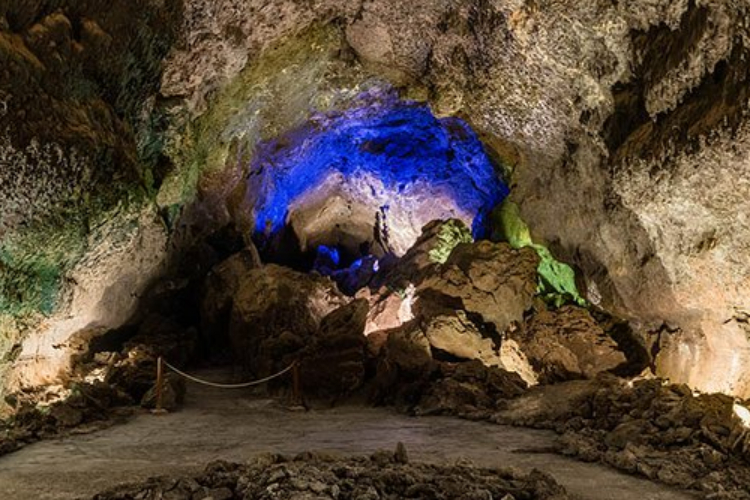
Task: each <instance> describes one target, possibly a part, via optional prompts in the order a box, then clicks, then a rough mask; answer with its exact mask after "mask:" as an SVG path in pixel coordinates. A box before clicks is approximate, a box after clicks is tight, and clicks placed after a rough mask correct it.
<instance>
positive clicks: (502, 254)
mask: <svg viewBox="0 0 750 500" xmlns="http://www.w3.org/2000/svg"><path fill="white" fill-rule="evenodd" d="M538 263H539V257H538V256H537V254H536V252H534V251H533V250H531V249H528V248H521V249H518V250H516V249H513V248H511V246H510V245H508V244H506V243H492V242H489V241H479V242H477V243H471V244H469V243H461V244H459V245H458V246H456V248H455V249H454V250H453V252H452V253H451V254H450V256H449V257H448V260H447V261H446V263H445V264H444V265H443V266H441V268H440V269H439V271H438V272H436V273H433V274H431V275H429V276H428V277H426V278H425V279H424V281H422V282H421V284H420V285H419V286H418V287H417V297H418V300H417V303H416V311H417V314H418V315H421V316H422V317H430V316H434V315H436V314H440V313H442V312H443V311H447V310H452V309H464V310H465V311H466V312H467V313H468V314H475V315H477V317H478V319H479V320H480V321H481V322H483V323H489V324H490V325H491V326H492V327H493V328H494V329H495V331H496V332H497V333H502V332H504V331H505V330H506V329H508V327H509V326H510V325H511V324H512V323H514V322H517V323H520V322H521V321H522V320H523V313H524V312H525V311H526V310H527V309H529V308H530V307H531V306H532V303H533V297H534V294H535V292H536V287H537V273H536V268H537V265H538Z"/></svg>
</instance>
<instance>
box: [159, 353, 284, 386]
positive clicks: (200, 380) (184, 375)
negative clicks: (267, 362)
mask: <svg viewBox="0 0 750 500" xmlns="http://www.w3.org/2000/svg"><path fill="white" fill-rule="evenodd" d="M161 361H162V363H164V365H165V366H166V367H167V368H169V369H170V370H172V371H173V372H175V373H176V374H177V375H180V376H182V377H185V378H186V379H188V380H192V381H193V382H195V383H197V384H202V385H207V386H209V387H217V388H219V389H244V388H246V387H252V386H255V385H261V384H265V383H266V382H269V381H271V380H273V379H275V378H278V377H281V376H282V375H284V374H286V373H287V372H288V371H289V370H291V369H292V368H294V367H295V366H296V365H297V362H296V361H293V362H292V364H290V365H289V366H287V367H286V368H284V369H283V370H281V371H280V372H278V373H275V374H273V375H270V376H268V377H266V378H262V379H260V380H253V381H252V382H245V383H244V384H219V383H217V382H209V381H208V380H202V379H199V378H198V377H194V376H192V375H190V374H188V373H185V372H183V371H181V370H179V369H177V368H175V367H174V366H172V365H170V364H169V363H168V362H167V361H166V360H165V359H162V360H161Z"/></svg>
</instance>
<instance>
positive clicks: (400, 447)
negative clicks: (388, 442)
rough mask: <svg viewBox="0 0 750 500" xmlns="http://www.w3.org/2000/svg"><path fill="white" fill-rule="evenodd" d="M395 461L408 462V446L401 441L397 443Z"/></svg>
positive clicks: (399, 462) (398, 462)
mask: <svg viewBox="0 0 750 500" xmlns="http://www.w3.org/2000/svg"><path fill="white" fill-rule="evenodd" d="M393 461H394V462H396V463H397V464H408V463H409V455H408V453H407V452H406V446H404V443H402V442H401V441H399V442H398V444H396V452H395V453H394V454H393Z"/></svg>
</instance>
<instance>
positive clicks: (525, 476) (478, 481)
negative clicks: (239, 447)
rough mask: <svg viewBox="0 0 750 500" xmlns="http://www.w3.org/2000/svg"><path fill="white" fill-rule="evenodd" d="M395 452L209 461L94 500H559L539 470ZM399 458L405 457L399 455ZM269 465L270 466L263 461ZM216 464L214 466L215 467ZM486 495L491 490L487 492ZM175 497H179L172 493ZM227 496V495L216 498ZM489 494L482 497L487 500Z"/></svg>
mask: <svg viewBox="0 0 750 500" xmlns="http://www.w3.org/2000/svg"><path fill="white" fill-rule="evenodd" d="M398 455H399V454H398V453H397V454H395V455H394V453H393V452H388V451H377V452H375V453H373V454H372V455H371V456H370V457H349V458H345V459H342V458H332V457H321V456H319V455H318V454H315V453H302V454H300V455H297V456H296V457H294V458H291V457H284V456H274V457H272V458H271V459H270V460H268V461H264V462H265V463H258V461H257V460H254V461H252V462H249V463H247V464H229V463H226V462H224V463H221V464H217V463H213V464H209V466H207V467H206V470H205V471H204V472H203V473H202V474H200V475H197V476H195V478H189V477H188V478H181V479H179V480H178V479H173V478H171V477H160V478H151V479H148V480H146V481H141V482H138V483H134V484H128V485H121V486H117V487H115V488H112V489H110V490H108V491H106V492H102V493H99V494H97V495H95V496H94V500H120V499H123V498H165V499H166V498H180V499H182V498H188V499H189V498H198V499H200V500H207V498H212V497H213V498H215V499H221V500H224V499H228V498H243V499H247V500H261V499H267V498H271V497H273V498H279V499H286V498H295V499H310V500H313V499H314V500H318V499H321V500H322V499H323V498H352V499H365V498H367V499H380V498H462V499H467V500H486V499H487V498H490V497H493V498H511V499H512V498H519V499H520V498H529V499H530V498H534V499H539V500H567V498H568V496H567V494H566V493H565V490H564V489H563V488H562V487H561V486H560V485H559V484H557V483H556V482H555V480H554V479H553V478H552V477H551V476H549V475H547V474H543V473H540V472H539V471H532V472H530V473H522V472H517V471H513V470H511V469H509V468H503V469H487V468H480V467H475V466H471V465H468V464H462V465H455V466H444V465H434V464H423V463H415V462H407V461H405V460H403V459H399V458H398ZM404 455H405V454H404ZM269 462H270V463H269ZM217 466H218V467H217ZM490 492H491V493H490ZM176 494H179V495H181V496H176ZM223 495H231V496H223ZM488 495H489V496H488Z"/></svg>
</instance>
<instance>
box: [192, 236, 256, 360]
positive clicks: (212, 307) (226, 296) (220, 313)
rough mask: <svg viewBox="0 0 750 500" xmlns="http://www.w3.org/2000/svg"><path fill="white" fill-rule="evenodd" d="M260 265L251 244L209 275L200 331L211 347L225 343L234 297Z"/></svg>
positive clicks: (203, 301) (202, 304) (204, 295)
mask: <svg viewBox="0 0 750 500" xmlns="http://www.w3.org/2000/svg"><path fill="white" fill-rule="evenodd" d="M261 265H262V264H261V262H260V257H259V256H258V251H257V250H256V249H255V246H252V245H251V246H249V247H248V248H246V249H244V250H242V251H241V252H238V253H236V254H234V255H232V256H231V257H229V258H227V259H226V260H224V261H223V262H221V263H220V264H218V265H217V266H215V267H214V268H213V269H212V270H211V272H210V273H209V274H208V276H207V277H206V283H205V288H204V290H203V294H202V298H201V333H202V335H203V336H204V337H205V338H207V339H208V341H209V342H210V344H211V345H212V347H215V348H216V347H221V346H222V344H226V340H225V339H226V337H227V333H228V331H229V319H230V316H231V313H232V306H233V305H234V296H235V294H236V293H237V292H238V291H239V288H240V285H241V284H242V283H243V280H244V276H245V274H247V273H248V272H250V271H251V270H253V269H257V268H259V267H261ZM222 341H223V342H222Z"/></svg>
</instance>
